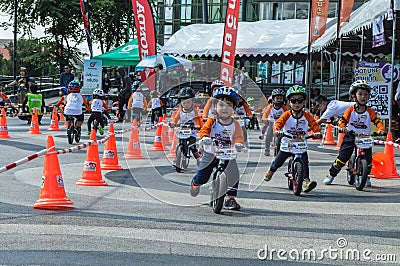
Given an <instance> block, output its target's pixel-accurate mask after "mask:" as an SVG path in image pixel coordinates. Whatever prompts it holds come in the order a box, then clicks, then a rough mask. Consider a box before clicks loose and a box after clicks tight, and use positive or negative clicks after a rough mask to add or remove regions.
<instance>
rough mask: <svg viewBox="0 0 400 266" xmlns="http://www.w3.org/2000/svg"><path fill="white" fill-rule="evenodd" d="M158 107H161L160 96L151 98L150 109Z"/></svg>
mask: <svg viewBox="0 0 400 266" xmlns="http://www.w3.org/2000/svg"><path fill="white" fill-rule="evenodd" d="M158 107H161V102H160V98H153V99H151V109H156V108H158Z"/></svg>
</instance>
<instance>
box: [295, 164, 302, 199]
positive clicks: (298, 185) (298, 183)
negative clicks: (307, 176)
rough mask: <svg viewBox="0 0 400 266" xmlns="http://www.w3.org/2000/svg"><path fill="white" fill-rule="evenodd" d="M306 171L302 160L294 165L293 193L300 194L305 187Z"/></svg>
mask: <svg viewBox="0 0 400 266" xmlns="http://www.w3.org/2000/svg"><path fill="white" fill-rule="evenodd" d="M303 180H304V171H303V165H302V164H301V163H300V162H295V163H294V166H293V193H294V194H295V195H296V196H300V194H301V190H302V189H303Z"/></svg>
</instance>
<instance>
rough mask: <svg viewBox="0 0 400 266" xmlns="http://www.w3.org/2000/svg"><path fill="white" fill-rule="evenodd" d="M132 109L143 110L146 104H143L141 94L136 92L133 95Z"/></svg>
mask: <svg viewBox="0 0 400 266" xmlns="http://www.w3.org/2000/svg"><path fill="white" fill-rule="evenodd" d="M131 107H132V108H141V109H143V107H144V103H143V94H142V93H141V92H138V91H135V92H134V93H133V94H132V105H131Z"/></svg>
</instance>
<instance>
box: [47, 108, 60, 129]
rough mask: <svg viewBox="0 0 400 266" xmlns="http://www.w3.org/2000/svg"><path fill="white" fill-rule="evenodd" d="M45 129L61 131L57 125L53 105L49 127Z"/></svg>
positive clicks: (55, 111) (56, 116)
mask: <svg viewBox="0 0 400 266" xmlns="http://www.w3.org/2000/svg"><path fill="white" fill-rule="evenodd" d="M47 131H61V129H60V127H59V126H58V115H57V110H56V107H55V106H54V107H53V112H52V113H51V122H50V127H49V128H48V129H47Z"/></svg>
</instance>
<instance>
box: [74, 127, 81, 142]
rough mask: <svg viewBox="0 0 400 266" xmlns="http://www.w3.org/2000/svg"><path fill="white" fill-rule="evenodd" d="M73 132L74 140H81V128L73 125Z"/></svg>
mask: <svg viewBox="0 0 400 266" xmlns="http://www.w3.org/2000/svg"><path fill="white" fill-rule="evenodd" d="M74 134H75V142H76V143H78V142H79V141H80V140H81V128H80V127H76V126H75V130H74Z"/></svg>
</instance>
